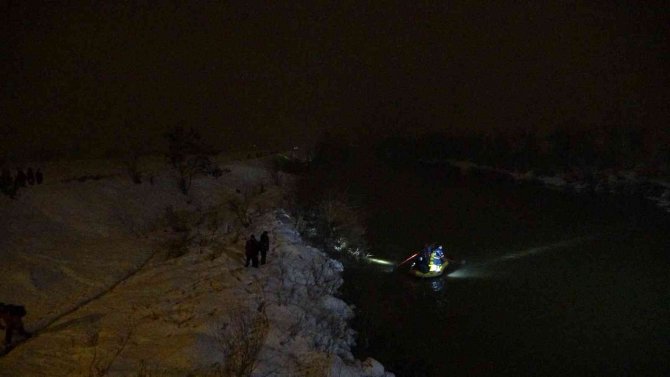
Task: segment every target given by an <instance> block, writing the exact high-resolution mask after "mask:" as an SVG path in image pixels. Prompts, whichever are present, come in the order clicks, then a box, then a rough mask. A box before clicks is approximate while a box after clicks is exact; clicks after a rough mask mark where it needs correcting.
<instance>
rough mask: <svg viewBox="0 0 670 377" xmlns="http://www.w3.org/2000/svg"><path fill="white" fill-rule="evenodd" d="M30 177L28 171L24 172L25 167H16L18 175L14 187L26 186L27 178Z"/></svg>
mask: <svg viewBox="0 0 670 377" xmlns="http://www.w3.org/2000/svg"><path fill="white" fill-rule="evenodd" d="M27 179H28V177H27V176H26V173H24V172H23V169H16V177H15V178H14V187H16V188H19V187H26V180H27Z"/></svg>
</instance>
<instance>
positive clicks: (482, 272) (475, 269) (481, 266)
mask: <svg viewBox="0 0 670 377" xmlns="http://www.w3.org/2000/svg"><path fill="white" fill-rule="evenodd" d="M592 238H593V237H591V238H573V239H569V240H565V241H561V242H556V243H553V244H549V245H545V246H539V247H532V248H530V249H526V250H521V251H515V252H513V253H507V254H505V255H502V256H500V257H497V258H494V259H491V260H488V261H482V262H479V263H476V264H468V265H467V266H465V267H462V268H459V269H458V270H456V271H454V272H452V273H450V274H449V275H448V277H449V278H453V279H481V278H496V277H501V274H503V275H504V272H503V271H498V272H495V271H494V270H495V267H496V265H498V264H500V263H501V262H508V261H513V260H516V259H520V258H523V257H528V256H531V255H537V254H542V253H545V252H548V251H553V250H558V249H561V248H565V247H569V246H574V245H576V244H578V243H579V242H583V241H586V240H589V239H592Z"/></svg>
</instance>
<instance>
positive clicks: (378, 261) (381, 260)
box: [368, 258, 393, 266]
mask: <svg viewBox="0 0 670 377" xmlns="http://www.w3.org/2000/svg"><path fill="white" fill-rule="evenodd" d="M368 260H369V261H370V262H372V263H376V264H381V265H384V266H393V262H389V261H387V260H384V259H377V258H368Z"/></svg>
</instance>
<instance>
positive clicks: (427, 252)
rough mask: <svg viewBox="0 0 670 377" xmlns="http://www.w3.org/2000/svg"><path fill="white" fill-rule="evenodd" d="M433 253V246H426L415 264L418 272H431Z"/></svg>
mask: <svg viewBox="0 0 670 377" xmlns="http://www.w3.org/2000/svg"><path fill="white" fill-rule="evenodd" d="M431 252H432V247H431V245H428V244H425V245H424V247H423V249H422V250H421V252H420V253H419V255H418V256H417V257H416V261H415V262H414V263H415V266H416V269H417V270H419V271H421V272H423V273H426V272H428V271H429V270H430V258H431V257H430V256H431Z"/></svg>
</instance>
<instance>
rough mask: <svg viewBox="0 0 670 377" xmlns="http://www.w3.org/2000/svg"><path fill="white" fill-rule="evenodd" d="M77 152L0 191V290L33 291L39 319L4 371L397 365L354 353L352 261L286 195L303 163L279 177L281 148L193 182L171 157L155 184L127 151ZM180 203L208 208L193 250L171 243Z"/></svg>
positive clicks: (12, 298) (337, 372)
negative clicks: (135, 179) (251, 250)
mask: <svg viewBox="0 0 670 377" xmlns="http://www.w3.org/2000/svg"><path fill="white" fill-rule="evenodd" d="M74 165H75V164H70V165H68V164H62V165H59V166H55V165H54V166H46V167H45V168H44V172H45V183H44V184H43V185H39V186H32V187H29V188H26V189H24V190H22V191H21V193H20V194H21V195H20V197H19V198H18V199H17V200H10V199H9V198H6V197H4V196H3V197H1V198H0V221H1V223H0V256H1V258H2V262H1V263H2V264H1V267H0V268H1V269H0V301H2V302H5V303H13V304H24V305H26V308H27V310H28V315H27V316H26V317H25V318H24V322H25V324H26V327H27V329H28V330H29V331H35V332H36V334H35V336H34V337H33V338H31V339H29V340H28V341H25V342H23V343H20V344H18V345H17V346H16V348H14V349H13V350H12V351H11V352H10V353H9V354H7V355H5V356H3V357H0V376H12V377H19V376H26V377H27V376H103V375H107V376H140V375H144V376H148V375H151V376H185V375H192V376H222V375H225V374H224V373H225V371H224V369H225V368H226V367H229V366H231V365H233V364H237V365H238V366H244V365H245V363H246V362H247V361H250V360H253V361H254V362H253V366H254V368H253V374H252V375H253V376H329V375H330V376H342V377H344V376H387V377H388V376H391V375H392V374H391V373H388V372H385V371H384V368H383V366H382V365H381V364H379V363H378V362H377V361H375V360H373V359H368V360H365V361H358V360H355V359H354V357H353V356H352V354H351V351H350V347H351V346H352V345H353V341H354V334H353V331H352V330H351V329H349V327H348V325H347V321H348V319H350V318H351V316H352V315H353V313H352V310H351V308H350V307H349V306H348V305H347V304H346V303H344V302H343V301H341V300H340V299H338V298H336V297H335V296H334V295H333V294H334V293H335V292H336V290H337V289H338V287H339V286H340V284H341V283H342V281H341V278H340V272H341V270H342V265H341V264H340V263H338V262H337V261H334V260H331V259H329V258H328V257H327V256H326V255H325V254H324V253H322V252H321V251H319V250H317V249H315V248H312V247H310V246H308V245H306V244H305V243H304V242H303V241H302V239H301V238H300V235H299V234H298V233H297V232H296V231H295V230H294V229H293V226H292V224H293V222H292V219H291V218H290V216H289V215H288V214H287V213H286V212H285V211H284V210H282V209H281V205H282V203H283V201H284V199H285V194H286V193H285V191H284V187H286V186H287V184H288V182H289V181H290V177H287V176H283V177H281V179H282V181H283V182H284V184H283V185H282V186H281V187H279V186H276V185H274V184H273V182H274V180H275V179H274V178H276V177H272V176H271V174H270V171H269V169H268V168H267V165H268V164H267V162H264V161H263V160H250V161H238V162H231V163H228V164H226V167H227V168H229V169H230V172H228V173H225V174H224V175H223V176H222V177H220V178H218V179H214V178H212V177H199V178H197V179H196V180H195V181H194V184H193V188H192V190H191V194H189V195H188V196H184V195H182V194H181V193H179V191H178V190H177V188H176V184H175V177H174V176H173V172H171V171H170V170H167V169H164V168H161V167H160V164H154V165H152V166H153V168H151V169H150V170H151V173H149V174H150V175H152V176H153V179H152V181H153V183H149V182H148V179H146V180H145V183H143V184H141V185H134V184H132V183H131V182H130V179H129V178H127V177H126V176H125V175H124V174H123V169H122V168H119V167H118V165H114V164H108V166H107V167H104V166H105V165H103V164H99V163H96V164H88V165H87V164H86V163H84V162H82V163H81V164H80V166H79V167H77V168H75V167H73V166H74ZM103 167H104V169H103ZM102 170H104V171H102ZM92 174H95V175H101V176H103V178H101V179H98V180H86V181H84V182H79V181H77V180H76V179H75V180H72V179H71V178H76V177H78V176H83V175H92ZM147 178H148V176H147ZM261 183H262V184H263V187H262V188H261V186H260V185H261ZM245 196H246V197H247V198H248V199H249V211H248V212H249V214H250V215H251V219H252V223H251V225H250V227H249V228H246V229H243V230H242V233H238V231H237V229H238V228H237V227H236V226H235V216H234V214H233V213H231V211H230V208H229V205H227V203H228V204H229V203H231V201H232V200H237V202H238V203H239V202H240V201H241V200H243V199H244V197H245ZM168 207H170V208H171V209H172V211H173V212H179V213H182V214H183V213H188V214H191V215H190V216H191V219H195V220H193V222H194V223H195V224H192V229H191V231H189V232H188V233H184V234H187V235H189V237H188V238H189V242H188V245H189V246H188V249H187V250H188V252H187V253H186V254H185V255H183V256H181V257H176V258H174V257H172V258H171V257H168V251H167V248H168V247H167V245H168V244H170V243H174V242H175V241H174V240H175V239H179V237H180V235H179V234H178V233H176V232H175V231H174V230H172V229H171V228H170V226H169V224H167V223H166V221H165V218H166V211H167V208H168ZM180 211H182V212H180ZM211 213H217V215H216V216H215V218H216V221H213V220H212V218H211V216H210V217H206V216H205V214H211ZM205 218H206V219H208V220H206V221H205V220H203V221H198V219H200V220H202V219H205ZM263 230H267V231H268V232H269V234H270V239H271V249H270V252H269V255H268V264H266V265H263V266H261V267H260V268H259V269H255V268H251V267H249V268H245V267H244V266H243V262H244V256H243V255H244V241H245V238H246V237H248V235H249V234H251V233H254V234H256V235H257V236H258V234H260V233H261V232H262V231H263ZM182 235H183V234H182ZM19 339H20V337H19ZM231 340H232V341H231ZM240 355H241V356H240Z"/></svg>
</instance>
